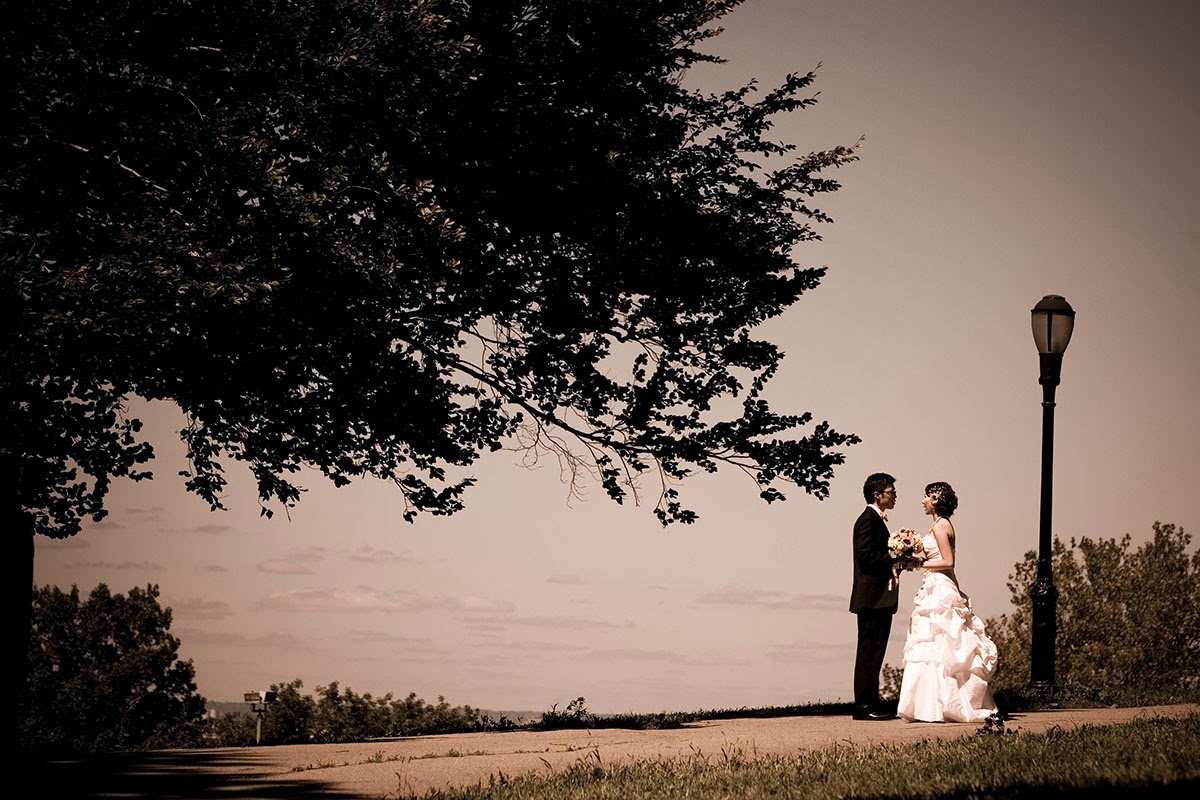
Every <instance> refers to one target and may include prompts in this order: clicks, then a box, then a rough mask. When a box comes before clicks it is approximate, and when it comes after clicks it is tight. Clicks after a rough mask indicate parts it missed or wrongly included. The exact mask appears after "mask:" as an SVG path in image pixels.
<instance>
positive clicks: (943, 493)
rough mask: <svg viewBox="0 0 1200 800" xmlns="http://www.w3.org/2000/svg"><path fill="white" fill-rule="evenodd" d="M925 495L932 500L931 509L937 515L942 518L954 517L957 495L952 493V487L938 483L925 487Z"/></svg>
mask: <svg viewBox="0 0 1200 800" xmlns="http://www.w3.org/2000/svg"><path fill="white" fill-rule="evenodd" d="M925 494H927V495H928V496H929V498H930V499H931V500H933V508H934V510H935V511H937V512H938V514H940V515H942V516H943V517H951V516H954V509H956V508H958V495H956V494H955V493H954V487H952V486H951V485H950V484H948V483H946V482H945V481H938V482H936V483H931V484H929V485H928V486H926V487H925Z"/></svg>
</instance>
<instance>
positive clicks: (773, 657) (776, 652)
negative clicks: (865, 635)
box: [767, 640, 855, 666]
mask: <svg viewBox="0 0 1200 800" xmlns="http://www.w3.org/2000/svg"><path fill="white" fill-rule="evenodd" d="M854 646H855V645H854V642H852V641H848V640H847V641H844V642H824V641H815V642H793V643H792V644H787V645H781V646H779V647H775V648H772V649H771V650H769V651H768V652H767V659H768V660H770V661H776V662H781V663H785V664H815V663H827V662H831V661H832V662H836V661H845V662H846V664H847V666H849V664H850V663H852V661H853V659H854ZM847 659H849V661H848V660H847Z"/></svg>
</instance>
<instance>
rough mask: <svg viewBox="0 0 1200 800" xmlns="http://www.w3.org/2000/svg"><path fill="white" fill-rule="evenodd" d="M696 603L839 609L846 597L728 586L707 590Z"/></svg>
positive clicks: (773, 607) (824, 609) (780, 608)
mask: <svg viewBox="0 0 1200 800" xmlns="http://www.w3.org/2000/svg"><path fill="white" fill-rule="evenodd" d="M696 602H697V603H701V604H705V605H722V606H753V607H756V608H771V609H779V610H809V611H811V610H818V611H841V610H843V609H844V607H845V605H846V598H844V597H842V596H841V595H838V594H801V593H792V592H779V591H767V590H763V589H742V588H739V587H730V588H725V589H717V590H715V591H712V592H707V593H705V594H702V595H700V596H699V597H698V598H696Z"/></svg>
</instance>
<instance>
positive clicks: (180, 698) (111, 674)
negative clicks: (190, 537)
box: [21, 583, 205, 752]
mask: <svg viewBox="0 0 1200 800" xmlns="http://www.w3.org/2000/svg"><path fill="white" fill-rule="evenodd" d="M170 628H171V609H169V608H162V607H161V606H160V605H159V603H158V587H157V586H147V587H146V588H145V589H144V590H143V589H138V588H136V587H135V588H133V589H131V590H130V592H129V594H128V595H120V594H115V595H114V594H112V593H111V592H110V591H109V589H108V587H107V586H106V585H104V584H103V583H102V584H100V585H98V586H97V587H96V588H95V589H93V590H92V592H91V594H90V595H88V597H87V599H86V600H82V601H81V600H80V597H79V590H78V589H77V588H76V587H72V588H71V591H70V592H69V593H66V592H63V591H62V590H60V589H58V588H57V587H51V586H46V587H42V588H39V589H36V590H35V591H34V593H33V635H32V646H31V647H30V663H31V670H30V689H29V707H28V709H27V715H26V717H25V718H24V720H23V721H22V725H21V736H22V741H21V745H22V749H24V750H64V751H83V752H108V751H113V750H129V749H153V748H160V747H169V746H179V745H182V744H188V743H191V742H192V741H193V740H194V737H195V735H196V731H197V730H198V727H197V726H198V724H199V722H200V720H201V718H202V717H203V716H204V708H205V700H204V698H203V697H201V696H199V695H198V694H196V684H195V683H194V682H193V679H194V677H195V670H194V669H193V667H192V662H191V661H180V660H179V657H178V654H179V640H178V639H176V638H175V637H174V636H172V635H171V634H170Z"/></svg>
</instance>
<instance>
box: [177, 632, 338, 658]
mask: <svg viewBox="0 0 1200 800" xmlns="http://www.w3.org/2000/svg"><path fill="white" fill-rule="evenodd" d="M175 635H177V636H178V637H179V639H180V641H182V642H184V643H185V644H186V645H187V646H188V647H192V646H196V645H221V646H224V645H232V646H234V647H253V648H256V649H263V650H286V651H302V652H308V651H312V650H314V649H315V648H314V647H313V643H312V642H310V641H309V640H308V639H305V638H302V637H299V636H294V635H292V634H290V633H267V634H263V635H260V636H252V635H248V634H244V633H236V632H233V631H229V630H219V631H212V630H207V629H205V628H181V629H180V630H179V631H178V633H176V634H175Z"/></svg>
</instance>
